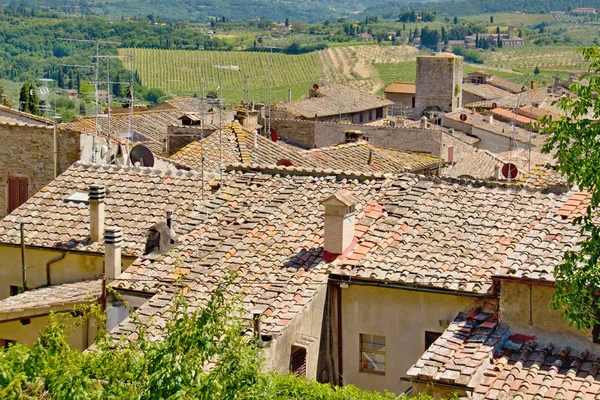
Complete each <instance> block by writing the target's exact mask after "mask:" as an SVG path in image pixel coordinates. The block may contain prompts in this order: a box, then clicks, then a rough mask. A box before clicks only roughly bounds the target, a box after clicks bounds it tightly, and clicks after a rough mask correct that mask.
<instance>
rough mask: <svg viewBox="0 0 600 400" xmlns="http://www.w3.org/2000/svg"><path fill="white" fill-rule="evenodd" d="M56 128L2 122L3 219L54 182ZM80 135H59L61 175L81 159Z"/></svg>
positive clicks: (0, 209)
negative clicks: (54, 133)
mask: <svg viewBox="0 0 600 400" xmlns="http://www.w3.org/2000/svg"><path fill="white" fill-rule="evenodd" d="M53 132H54V130H53V128H52V127H46V126H35V125H29V124H9V123H0V142H1V143H2V146H0V218H2V217H4V216H5V215H7V214H9V213H10V212H11V211H12V209H13V208H15V206H19V205H20V204H22V203H24V202H25V201H26V200H27V199H28V198H29V197H31V196H32V195H33V194H35V193H36V192H38V191H39V190H40V189H42V188H43V187H44V186H46V185H47V184H48V183H50V182H51V181H52V180H53V179H54V154H53V153H54V139H53V137H54V135H53ZM79 146H80V134H79V133H78V132H74V131H70V130H63V129H61V130H59V131H58V133H57V150H58V152H57V172H58V174H61V173H62V172H63V171H65V170H66V169H67V168H68V167H69V166H71V164H73V163H74V162H75V161H77V160H78V159H79V152H80V147H79Z"/></svg>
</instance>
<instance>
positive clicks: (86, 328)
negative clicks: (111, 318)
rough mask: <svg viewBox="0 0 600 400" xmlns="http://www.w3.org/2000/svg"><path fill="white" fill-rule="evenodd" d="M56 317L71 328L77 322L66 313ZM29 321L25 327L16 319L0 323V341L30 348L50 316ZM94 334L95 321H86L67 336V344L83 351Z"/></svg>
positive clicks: (37, 317)
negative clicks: (3, 340)
mask: <svg viewBox="0 0 600 400" xmlns="http://www.w3.org/2000/svg"><path fill="white" fill-rule="evenodd" d="M58 315H60V317H61V318H62V317H64V319H63V320H62V321H63V322H64V323H65V324H67V325H71V326H73V325H74V324H75V322H76V321H77V320H78V319H77V318H73V317H71V316H70V315H69V314H66V313H61V314H58ZM29 321H30V323H29V324H27V325H23V324H22V323H21V322H20V320H18V319H17V320H14V321H8V322H0V339H5V340H6V339H8V340H13V341H15V342H17V343H20V344H23V345H25V346H29V347H31V346H32V345H33V344H34V343H35V341H36V339H37V338H38V337H39V335H40V332H41V331H42V330H43V329H44V327H45V326H46V325H47V324H48V323H49V322H50V316H48V315H44V316H36V317H31V318H29ZM96 333H97V327H96V324H95V321H93V320H86V321H85V323H83V324H81V325H79V326H76V327H74V329H73V331H72V333H71V335H70V336H69V344H71V346H72V347H73V348H75V349H77V350H81V351H83V350H85V349H87V348H88V347H89V346H90V345H91V344H92V343H93V342H94V338H95V337H96Z"/></svg>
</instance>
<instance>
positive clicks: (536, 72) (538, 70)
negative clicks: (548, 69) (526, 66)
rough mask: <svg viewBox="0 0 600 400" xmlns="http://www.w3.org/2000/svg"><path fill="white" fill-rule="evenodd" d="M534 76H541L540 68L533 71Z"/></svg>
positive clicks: (536, 67)
mask: <svg viewBox="0 0 600 400" xmlns="http://www.w3.org/2000/svg"><path fill="white" fill-rule="evenodd" d="M533 73H534V75H539V74H540V67H539V66H537V65H536V66H535V69H534V70H533Z"/></svg>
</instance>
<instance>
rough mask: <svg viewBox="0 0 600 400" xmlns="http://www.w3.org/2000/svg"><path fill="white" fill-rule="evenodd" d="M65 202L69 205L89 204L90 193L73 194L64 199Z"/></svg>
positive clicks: (78, 192)
mask: <svg viewBox="0 0 600 400" xmlns="http://www.w3.org/2000/svg"><path fill="white" fill-rule="evenodd" d="M65 202H70V203H86V204H87V203H89V202H90V193H89V192H80V191H77V192H73V193H71V195H70V196H69V197H67V198H66V199H65Z"/></svg>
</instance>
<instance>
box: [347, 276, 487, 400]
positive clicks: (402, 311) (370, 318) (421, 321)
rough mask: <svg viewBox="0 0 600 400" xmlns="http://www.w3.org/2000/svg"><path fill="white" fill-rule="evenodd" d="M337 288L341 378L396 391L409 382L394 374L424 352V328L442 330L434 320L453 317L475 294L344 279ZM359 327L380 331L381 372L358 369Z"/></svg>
mask: <svg viewBox="0 0 600 400" xmlns="http://www.w3.org/2000/svg"><path fill="white" fill-rule="evenodd" d="M341 290H342V328H341V329H342V349H343V350H342V355H343V361H342V364H343V370H342V374H343V377H344V383H347V384H353V385H356V386H358V387H360V388H363V389H368V390H378V391H383V390H389V391H392V392H396V393H401V392H403V391H405V390H406V389H408V387H409V386H410V384H409V383H408V382H404V381H400V378H401V377H406V372H407V371H408V370H409V368H410V367H411V366H412V365H413V364H414V363H415V362H416V361H417V360H418V359H419V357H421V355H422V354H423V353H424V351H425V331H430V332H439V333H442V332H443V331H444V330H445V329H446V328H445V326H441V324H440V320H445V321H453V320H454V318H456V316H457V315H458V313H459V312H460V311H471V310H472V309H473V307H475V306H476V304H477V303H476V302H477V299H476V298H475V297H466V296H455V295H451V294H438V293H431V292H422V291H410V290H404V289H396V288H382V287H374V286H362V285H352V284H350V286H349V287H348V288H345V289H341ZM361 333H365V334H375V335H381V336H385V340H386V342H385V344H386V358H385V363H386V372H385V375H377V374H373V373H369V372H360V338H359V335H360V334H361Z"/></svg>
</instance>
